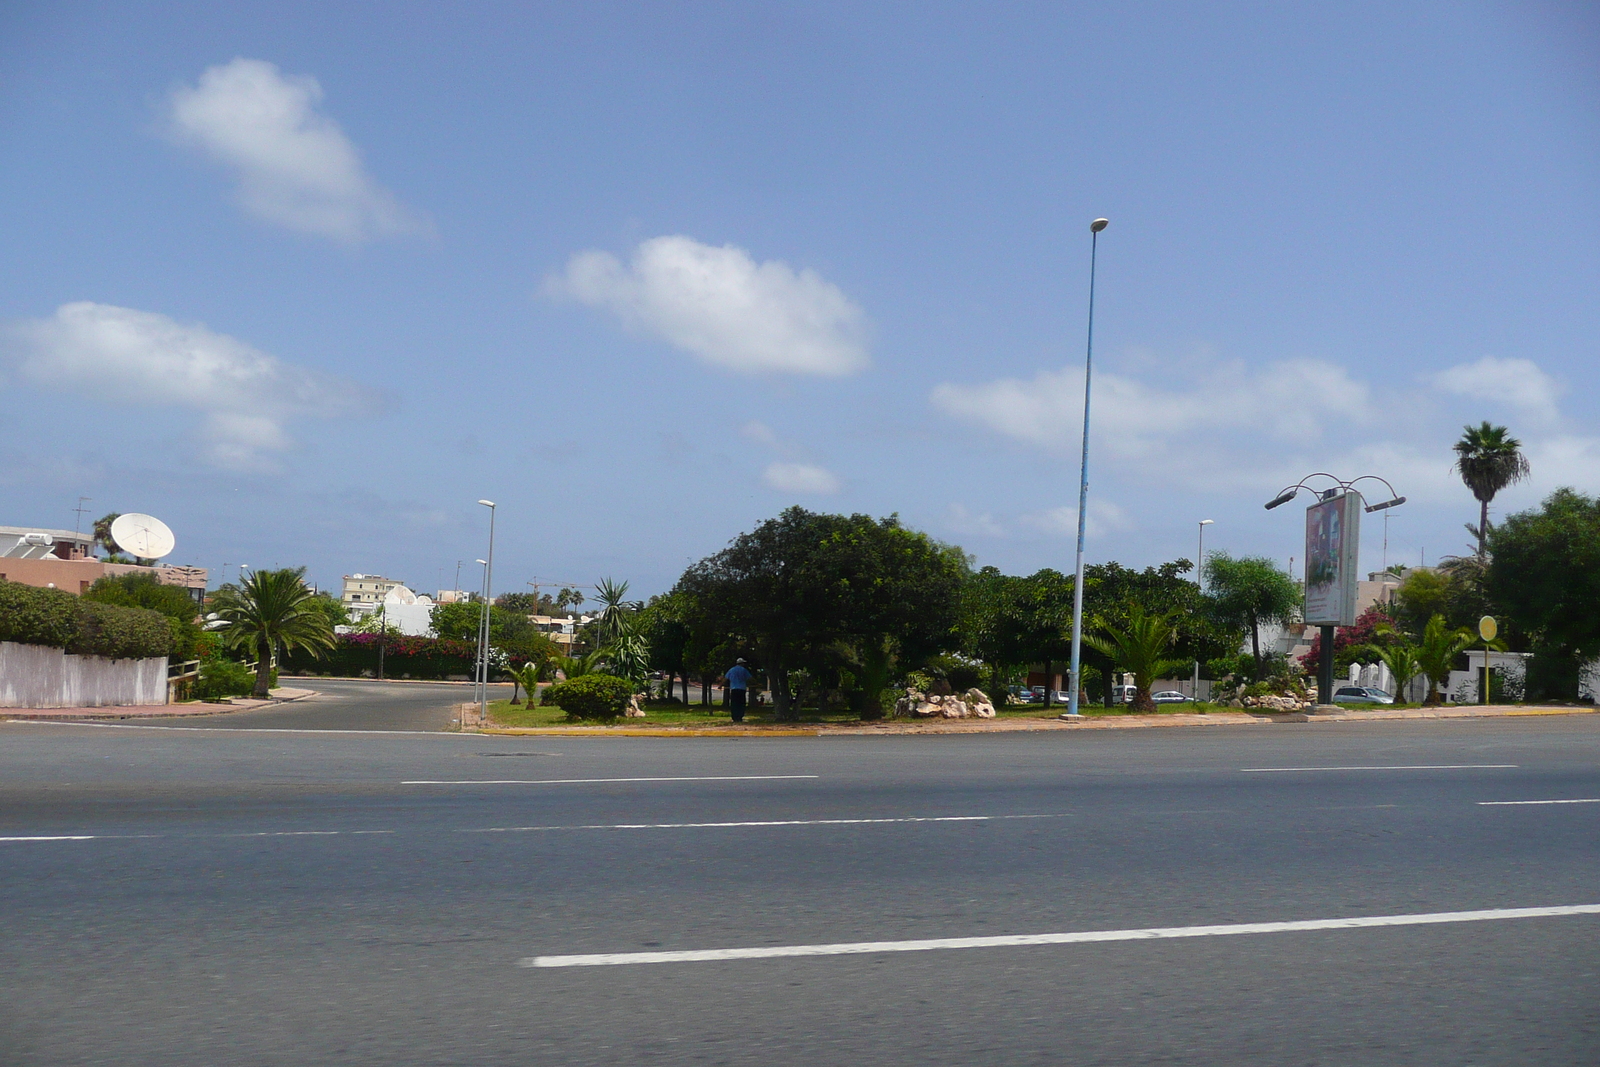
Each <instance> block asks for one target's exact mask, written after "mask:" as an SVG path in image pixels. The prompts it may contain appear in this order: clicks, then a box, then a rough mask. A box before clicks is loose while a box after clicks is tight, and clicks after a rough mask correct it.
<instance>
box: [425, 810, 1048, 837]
mask: <svg viewBox="0 0 1600 1067" xmlns="http://www.w3.org/2000/svg"><path fill="white" fill-rule="evenodd" d="M1072 817H1073V816H1072V815H1070V814H1067V813H1065V812H1060V813H1050V814H1045V815H919V816H907V817H905V818H896V819H770V820H766V821H762V822H637V823H629V822H624V823H594V824H591V825H585V826H487V827H484V828H483V829H472V830H460V831H457V832H458V833H463V834H518V833H529V832H532V831H538V830H705V829H709V830H721V829H730V828H738V827H747V826H752V827H764V826H867V825H877V824H881V823H900V822H995V821H998V820H1001V819H1070V818H1072Z"/></svg>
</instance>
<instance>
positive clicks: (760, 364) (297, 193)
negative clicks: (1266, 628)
mask: <svg viewBox="0 0 1600 1067" xmlns="http://www.w3.org/2000/svg"><path fill="white" fill-rule="evenodd" d="M1101 216H1103V217H1106V218H1108V219H1110V225H1109V226H1108V228H1107V229H1106V230H1105V232H1104V233H1102V234H1101V235H1100V236H1099V238H1098V247H1097V250H1096V251H1095V256H1096V269H1095V318H1094V331H1095V332H1094V362H1095V377H1094V384H1093V391H1092V394H1091V395H1092V400H1093V421H1092V429H1091V454H1090V483H1091V485H1090V493H1089V506H1088V508H1087V527H1088V540H1087V549H1086V552H1087V558H1088V560H1089V562H1100V561H1105V560H1113V559H1114V560H1118V561H1120V562H1122V563H1124V564H1127V565H1130V566H1145V565H1149V564H1154V563H1159V562H1162V561H1164V560H1169V559H1175V558H1178V557H1185V558H1189V559H1193V558H1194V556H1195V553H1196V550H1197V545H1196V539H1197V534H1198V531H1199V526H1198V523H1199V522H1200V521H1201V520H1202V519H1213V520H1215V521H1214V524H1213V525H1210V526H1207V527H1205V530H1206V550H1207V551H1208V552H1209V551H1211V550H1214V549H1216V550H1224V551H1228V552H1231V553H1234V554H1236V555H1237V554H1260V555H1266V556H1269V557H1272V558H1274V559H1277V560H1279V561H1280V562H1281V563H1282V564H1283V565H1284V566H1285V567H1288V566H1290V563H1291V560H1293V568H1294V572H1295V573H1296V574H1298V573H1299V571H1300V570H1301V568H1302V566H1303V559H1302V558H1301V557H1302V556H1303V541H1304V522H1303V519H1302V518H1301V517H1300V508H1299V507H1298V506H1294V507H1285V508H1280V509H1278V510H1275V511H1271V512H1268V511H1264V510H1263V509H1262V504H1263V503H1264V502H1265V501H1267V500H1269V499H1271V498H1272V497H1273V496H1275V495H1276V494H1277V493H1278V491H1279V490H1280V489H1282V488H1283V487H1285V486H1287V485H1292V484H1293V483H1295V482H1298V481H1300V480H1301V479H1302V478H1304V477H1305V476H1306V475H1309V474H1312V473H1313V472H1332V473H1333V474H1335V475H1336V476H1337V477H1339V478H1342V479H1346V480H1348V479H1353V478H1356V477H1358V476H1365V475H1376V476H1379V477H1381V478H1384V479H1387V481H1388V482H1389V483H1391V484H1392V485H1393V487H1394V489H1395V491H1396V492H1398V493H1400V494H1402V495H1404V496H1406V497H1407V500H1408V502H1407V503H1406V504H1405V505H1404V506H1402V507H1398V508H1394V509H1392V510H1390V511H1389V512H1388V516H1389V518H1388V524H1387V547H1385V543H1384V537H1385V523H1384V521H1383V514H1382V513H1379V514H1374V515H1369V516H1367V518H1366V520H1365V524H1364V526H1363V530H1362V558H1361V567H1362V569H1363V570H1376V569H1378V568H1379V567H1380V566H1382V565H1383V563H1384V562H1385V560H1387V561H1388V562H1401V563H1406V564H1410V565H1415V564H1417V563H1420V562H1428V563H1433V562H1437V560H1438V559H1439V557H1440V556H1441V555H1446V554H1455V553H1463V552H1466V551H1468V550H1469V549H1470V547H1471V542H1470V538H1469V537H1468V535H1467V532H1466V531H1465V530H1464V529H1463V524H1464V523H1467V522H1475V521H1476V519H1477V513H1478V512H1477V504H1476V502H1475V501H1474V500H1473V498H1472V496H1471V494H1470V493H1469V492H1468V491H1467V490H1466V488H1465V487H1464V486H1463V485H1462V484H1461V482H1460V480H1459V478H1458V477H1457V476H1456V475H1455V474H1454V473H1453V472H1452V470H1451V462H1452V459H1453V454H1452V452H1451V445H1452V444H1453V442H1454V441H1455V440H1456V439H1457V438H1458V437H1459V436H1460V433H1461V430H1462V427H1463V425H1464V424H1467V423H1469V422H1470V423H1474V424H1476V423H1478V422H1481V421H1483V420H1490V421H1493V422H1495V423H1499V424H1504V425H1507V426H1509V427H1510V428H1511V430H1512V432H1513V434H1515V435H1516V436H1517V437H1518V438H1519V439H1520V440H1521V441H1522V442H1523V445H1524V449H1525V452H1526V454H1527V456H1528V459H1529V461H1530V464H1531V466H1532V476H1531V478H1530V479H1529V480H1528V481H1527V482H1525V483H1523V484H1521V485H1518V486H1515V487H1512V488H1511V489H1508V490H1506V491H1505V492H1504V493H1502V494H1501V496H1500V497H1499V498H1498V499H1497V500H1496V501H1495V505H1494V513H1495V514H1496V515H1504V514H1507V513H1510V512H1513V511H1516V510H1521V509H1524V508H1528V507H1532V506H1535V505H1536V504H1537V503H1538V501H1539V500H1540V499H1541V498H1542V497H1543V496H1544V495H1546V494H1548V493H1549V492H1550V491H1551V490H1553V489H1555V488H1556V487H1558V486H1563V485H1570V486H1573V487H1576V488H1577V489H1579V490H1581V491H1585V492H1588V493H1596V492H1600V427H1597V425H1596V418H1595V415H1596V405H1595V403H1594V400H1593V398H1594V397H1595V395H1596V392H1597V387H1600V9H1596V8H1594V7H1593V6H1591V5H1585V4H1581V3H1572V4H1557V3H1538V2H1522V3H1457V4H1437V3H1421V4H1419V3H1410V2H1406V0H1388V2H1384V3H1381V4H1380V3H1373V4H1358V3H1351V4H1342V5H1317V4H1288V5H1285V4H1265V3H1263V4H1147V3H1116V4H1098V5H1097V4H1077V5H1065V4H1029V3H1021V2H1017V3H1007V4H938V3H918V4H884V3H862V2H852V3H837V4H835V3H782V2H771V3H764V4H759V5H752V4H741V3H726V4H722V3H680V4H672V5H665V4H644V3H633V4H619V3H601V2H586V3H582V4H577V3H572V4H537V3H516V4H498V3H487V2H486V3H478V4H471V5H437V4H401V3H385V4H341V3H327V2H324V3H317V4H309V3H308V4H298V3H290V2H275V3H271V4H259V3H233V4H227V5H216V4H198V3H184V2H171V3H164V4H160V5H133V4H97V3H80V4H73V5H59V4H47V3H42V2H38V3H35V2H27V0H18V2H14V3H10V4H7V5H4V7H3V8H0V427H3V431H0V440H3V441H4V442H5V451H6V455H5V460H4V462H3V463H0V525H17V526H41V527H49V528H71V527H72V526H73V525H74V523H75V522H76V521H77V520H78V515H77V514H75V512H74V509H76V508H78V507H79V506H80V502H79V498H80V497H88V498H89V500H88V501H87V502H85V503H83V504H82V507H83V508H84V509H85V511H84V513H83V520H84V522H85V524H87V523H88V522H89V521H92V519H93V518H94V517H96V516H98V515H101V514H104V513H106V512H109V511H120V512H129V511H139V512H147V513H150V514H154V515H156V516H157V517H159V518H161V519H163V520H164V521H165V522H166V523H167V524H168V525H169V526H170V527H171V528H172V529H173V531H174V533H175V535H176V540H177V548H176V549H175V551H174V552H173V554H172V555H171V557H169V561H170V562H175V563H184V564H194V565H199V566H205V567H209V568H211V569H212V574H213V584H215V582H216V581H218V580H220V579H222V578H230V579H231V578H232V577H234V576H235V575H236V574H237V568H238V567H239V566H240V565H241V564H247V565H249V566H252V567H258V568H259V567H275V566H305V567H307V568H308V569H309V570H308V576H309V577H310V578H311V579H312V580H314V581H316V582H318V583H319V584H321V585H324V586H328V585H333V586H335V587H337V585H338V582H339V578H340V576H341V575H345V574H352V573H356V572H362V573H368V574H373V573H377V574H383V575H386V576H389V577H393V578H398V579H400V580H402V581H405V582H406V583H408V584H409V585H410V586H411V587H412V588H414V589H417V590H419V591H427V592H432V591H433V590H436V589H441V588H451V587H454V586H456V585H457V578H456V575H457V574H458V573H459V575H460V578H459V584H460V585H461V586H464V587H468V588H477V587H478V584H479V582H480V580H481V568H479V567H478V564H476V563H475V562H474V560H475V559H478V558H482V557H483V556H484V555H485V553H486V551H487V544H488V532H489V531H488V519H489V512H488V509H487V508H484V507H482V506H480V505H478V504H477V503H476V502H477V501H478V500H479V499H480V498H487V499H491V500H494V501H495V502H496V504H497V508H496V512H495V514H496V520H495V521H496V526H495V579H494V586H495V591H496V592H497V593H498V592H502V591H513V590H521V589H525V588H526V584H525V583H528V582H539V583H541V584H542V585H543V586H544V587H546V588H551V587H553V586H554V585H560V584H571V583H579V582H582V583H594V582H598V581H599V580H600V579H601V578H602V577H611V578H614V579H617V580H627V581H629V582H631V583H632V591H633V592H634V593H636V594H639V595H649V594H654V593H658V592H663V591H665V590H667V589H668V588H670V587H671V586H672V584H673V582H674V581H675V580H676V578H677V576H678V575H679V574H680V573H681V572H682V570H683V569H684V567H685V566H687V565H688V564H690V563H692V562H693V561H695V560H697V559H700V558H701V557H703V556H706V555H708V554H710V553H712V552H715V551H717V550H719V549H720V548H722V547H723V546H724V545H726V544H727V543H728V542H729V541H730V540H731V539H732V538H734V537H735V536H737V535H738V534H739V533H741V532H743V531H747V530H749V529H751V528H753V527H754V526H755V525H756V524H758V523H759V522H761V521H762V520H764V519H767V518H770V517H772V516H775V515H776V514H778V513H779V512H780V511H781V510H782V509H784V508H785V507H788V506H790V505H794V504H798V505H801V506H804V507H807V508H811V509H815V510H827V511H839V512H865V513H868V514H871V515H875V516H883V515H889V514H898V515H899V516H900V518H901V519H902V520H903V521H904V522H906V523H907V524H909V525H911V526H913V527H916V528H918V529H922V530H925V531H927V532H928V533H929V534H931V535H932V536H934V537H936V538H938V539H940V540H942V541H946V542H950V543H954V544H959V545H961V546H962V547H963V548H964V549H965V550H966V551H967V552H969V553H970V554H971V555H972V557H973V559H974V563H975V565H978V566H984V565H991V564H992V565H994V566H997V567H1000V568H1001V569H1002V570H1004V571H1007V572H1008V573H1031V572H1032V571H1034V570H1037V569H1039V568H1041V567H1054V568H1057V569H1059V570H1062V571H1070V570H1071V569H1072V566H1073V562H1074V551H1075V537H1076V524H1077V519H1076V511H1077V489H1078V479H1079V462H1080V447H1081V435H1082V432H1083V422H1082V418H1083V378H1084V360H1085V355H1086V341H1087V317H1088V302H1089V301H1088V296H1089V281H1090V253H1091V237H1090V231H1089V225H1088V224H1089V222H1090V221H1091V220H1092V219H1094V218H1096V217H1101ZM1322 484H1327V483H1326V482H1322V483H1319V485H1322ZM1358 488H1362V489H1364V490H1366V491H1367V495H1368V497H1369V498H1370V499H1383V498H1385V497H1386V496H1387V493H1386V492H1385V490H1384V487H1383V485H1382V484H1381V483H1379V482H1375V481H1368V482H1362V483H1360V485H1359V486H1358ZM1301 499H1302V502H1304V503H1309V502H1310V497H1307V496H1302V498H1301ZM458 568H459V569H458Z"/></svg>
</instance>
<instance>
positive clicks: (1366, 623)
mask: <svg viewBox="0 0 1600 1067" xmlns="http://www.w3.org/2000/svg"><path fill="white" fill-rule="evenodd" d="M1393 625H1394V620H1393V619H1392V618H1390V617H1389V613H1388V611H1387V610H1386V606H1385V605H1380V604H1374V605H1373V606H1372V607H1370V608H1368V609H1367V610H1366V611H1363V612H1362V613H1361V615H1360V617H1359V618H1357V619H1356V624H1355V625H1354V626H1341V627H1339V628H1338V629H1337V630H1335V631H1334V634H1333V665H1334V668H1335V669H1338V668H1341V667H1348V666H1350V664H1352V663H1354V662H1356V660H1355V653H1353V652H1351V651H1349V650H1350V649H1353V648H1356V647H1358V646H1362V645H1387V644H1391V643H1392V642H1393V641H1394V637H1393V635H1392V634H1388V633H1379V632H1378V628H1379V627H1380V626H1393ZM1321 659H1322V631H1321V630H1318V631H1317V636H1316V637H1314V638H1312V639H1311V651H1310V652H1307V653H1306V654H1305V655H1303V656H1301V657H1300V663H1301V665H1302V666H1304V667H1305V669H1306V670H1307V671H1310V672H1311V673H1312V674H1316V673H1317V665H1318V663H1319V662H1320V661H1321Z"/></svg>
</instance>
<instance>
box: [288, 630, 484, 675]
mask: <svg viewBox="0 0 1600 1067" xmlns="http://www.w3.org/2000/svg"><path fill="white" fill-rule="evenodd" d="M381 640H384V639H383V638H381V637H380V636H379V635H378V634H340V635H339V636H338V638H337V643H336V644H335V645H334V647H333V648H331V649H328V650H326V651H324V652H323V653H322V655H321V656H320V657H317V656H313V655H311V654H310V653H309V652H306V651H303V650H300V649H296V650H295V651H294V652H291V653H289V655H287V656H285V657H283V658H282V659H281V660H280V661H279V666H280V667H281V668H282V670H283V672H284V673H285V674H291V673H292V674H321V675H329V676H332V677H335V678H362V677H366V676H368V675H371V676H376V675H377V673H378V645H379V642H380V641H381ZM477 659H478V650H477V647H476V646H475V645H473V644H472V643H470V642H467V641H451V640H446V639H441V638H436V637H400V636H394V635H390V636H389V637H388V638H387V643H386V646H385V648H384V651H383V674H384V677H386V678H448V677H450V676H451V675H462V676H466V677H471V676H472V675H473V673H474V669H475V664H476V663H477Z"/></svg>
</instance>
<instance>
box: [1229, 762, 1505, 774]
mask: <svg viewBox="0 0 1600 1067" xmlns="http://www.w3.org/2000/svg"><path fill="white" fill-rule="evenodd" d="M1519 766H1521V765H1520V764H1516V763H1418V764H1413V765H1411V766H1405V767H1400V766H1390V767H1240V768H1239V772H1240V773H1241V774H1286V773H1289V772H1294V771H1492V770H1515V769H1517V768H1518V767H1519Z"/></svg>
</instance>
